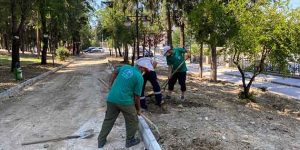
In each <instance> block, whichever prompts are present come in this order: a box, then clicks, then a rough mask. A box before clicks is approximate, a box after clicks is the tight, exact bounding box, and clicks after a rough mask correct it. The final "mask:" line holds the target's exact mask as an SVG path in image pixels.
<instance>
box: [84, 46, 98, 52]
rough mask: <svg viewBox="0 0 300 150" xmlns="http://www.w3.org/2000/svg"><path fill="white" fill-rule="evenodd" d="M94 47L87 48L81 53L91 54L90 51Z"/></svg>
mask: <svg viewBox="0 0 300 150" xmlns="http://www.w3.org/2000/svg"><path fill="white" fill-rule="evenodd" d="M94 48H95V47H88V48H87V49H84V50H83V52H85V53H89V52H91V50H92V49H94Z"/></svg>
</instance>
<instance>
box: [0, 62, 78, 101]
mask: <svg viewBox="0 0 300 150" xmlns="http://www.w3.org/2000/svg"><path fill="white" fill-rule="evenodd" d="M72 62H74V60H71V61H70V62H68V63H67V64H64V65H61V66H59V67H57V68H55V69H53V70H50V71H48V72H45V73H43V74H41V75H38V76H36V77H34V78H31V79H28V80H26V81H25V82H22V83H20V84H18V85H16V86H14V87H11V88H9V89H8V90H6V91H4V92H2V93H0V102H2V101H3V100H4V99H7V98H10V97H12V96H14V95H15V94H17V93H18V92H20V91H21V90H22V89H24V88H25V87H27V86H29V85H32V84H34V83H36V82H37V81H40V80H42V79H43V78H44V77H46V76H48V75H50V74H53V73H55V72H57V71H58V70H60V69H62V68H64V67H66V66H68V65H70V64H71V63H72Z"/></svg>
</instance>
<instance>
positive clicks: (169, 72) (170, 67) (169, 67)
mask: <svg viewBox="0 0 300 150" xmlns="http://www.w3.org/2000/svg"><path fill="white" fill-rule="evenodd" d="M172 70H173V67H172V66H171V65H168V79H170V78H171V75H172Z"/></svg>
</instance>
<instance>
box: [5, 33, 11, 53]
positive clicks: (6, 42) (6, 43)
mask: <svg viewBox="0 0 300 150" xmlns="http://www.w3.org/2000/svg"><path fill="white" fill-rule="evenodd" d="M3 40H4V47H5V49H6V50H7V51H8V53H10V48H9V44H8V36H7V34H6V33H5V34H3Z"/></svg>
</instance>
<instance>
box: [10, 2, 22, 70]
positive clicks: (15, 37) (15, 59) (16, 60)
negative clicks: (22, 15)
mask: <svg viewBox="0 0 300 150" xmlns="http://www.w3.org/2000/svg"><path fill="white" fill-rule="evenodd" d="M15 11H16V0H11V21H12V38H11V39H12V55H11V57H12V59H11V72H13V71H14V69H15V68H16V67H20V54H19V45H20V43H19V38H20V37H19V30H18V29H17V16H16V14H15V13H16V12H15Z"/></svg>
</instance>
